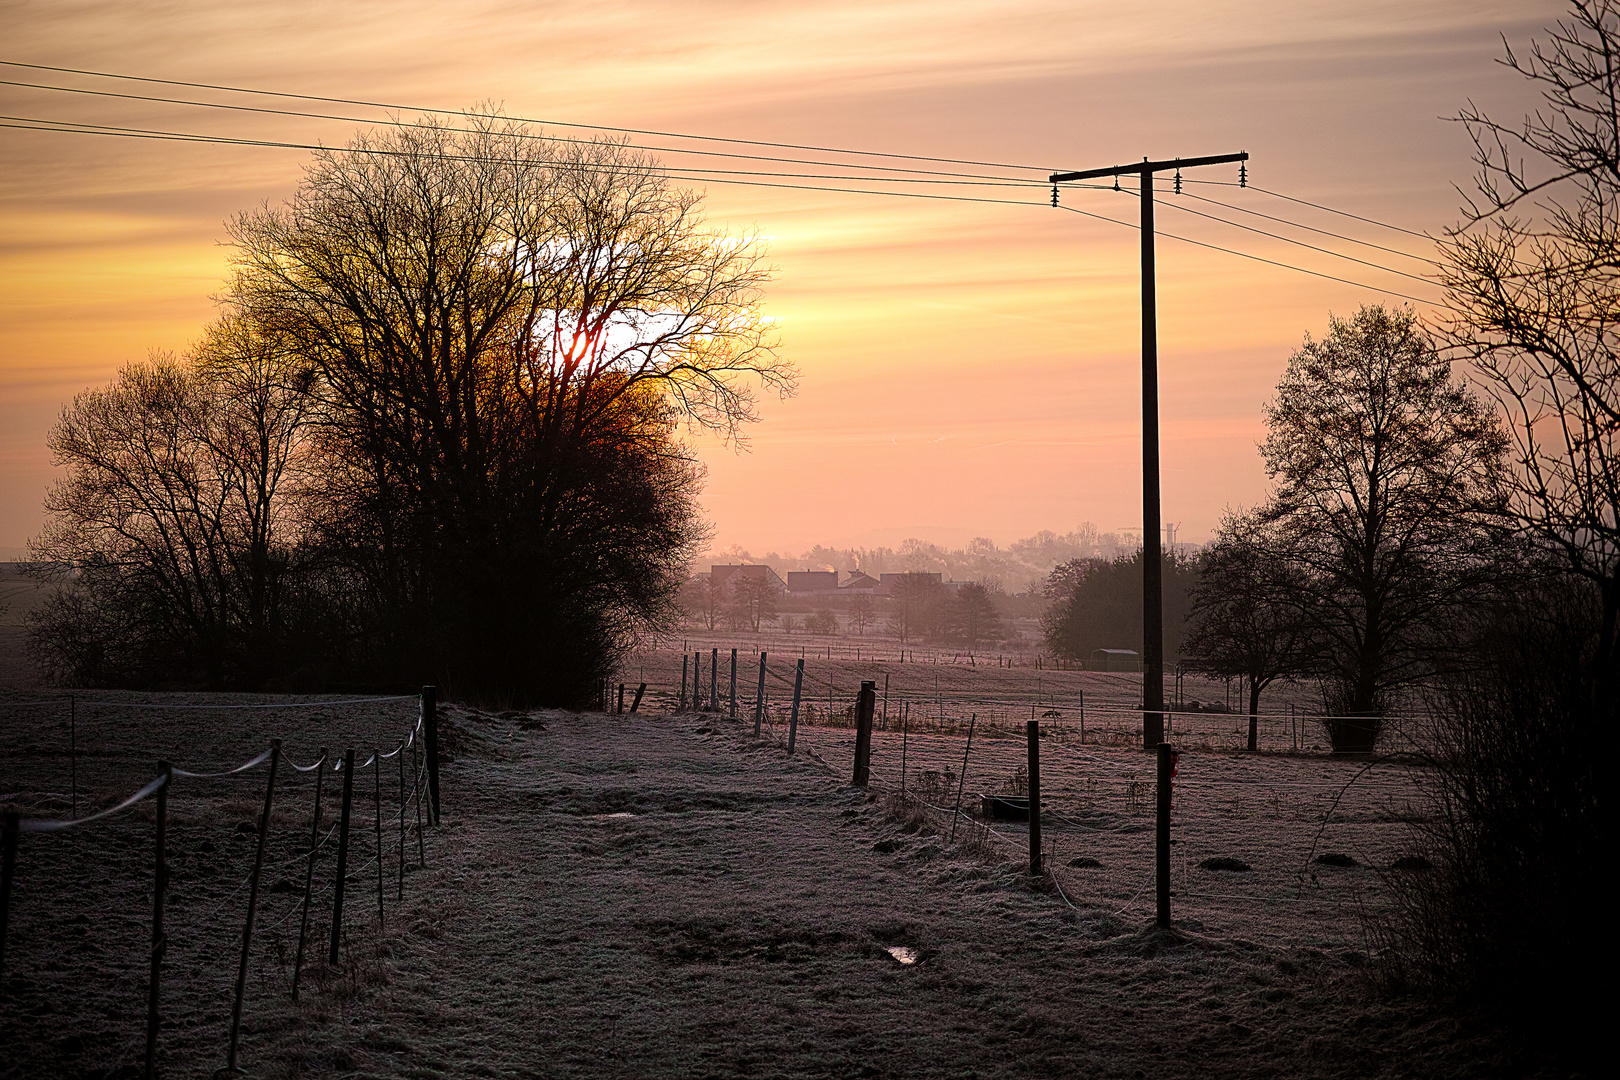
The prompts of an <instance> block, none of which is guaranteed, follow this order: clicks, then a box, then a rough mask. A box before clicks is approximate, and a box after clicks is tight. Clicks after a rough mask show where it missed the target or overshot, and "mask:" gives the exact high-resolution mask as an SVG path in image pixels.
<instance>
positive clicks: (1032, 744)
mask: <svg viewBox="0 0 1620 1080" xmlns="http://www.w3.org/2000/svg"><path fill="white" fill-rule="evenodd" d="M1024 735H1025V737H1026V738H1027V739H1028V740H1029V872H1030V873H1031V874H1039V873H1040V872H1041V722H1040V721H1039V720H1028V721H1025V724H1024Z"/></svg>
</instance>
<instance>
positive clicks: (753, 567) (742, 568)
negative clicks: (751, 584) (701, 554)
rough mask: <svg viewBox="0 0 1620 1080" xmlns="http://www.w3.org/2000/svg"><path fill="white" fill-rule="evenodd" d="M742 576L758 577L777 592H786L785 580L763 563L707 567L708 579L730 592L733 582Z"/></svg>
mask: <svg viewBox="0 0 1620 1080" xmlns="http://www.w3.org/2000/svg"><path fill="white" fill-rule="evenodd" d="M743 578H759V579H762V580H764V581H766V582H768V583H769V584H770V586H771V588H773V589H775V590H776V591H777V593H778V594H781V593H785V592H787V582H785V581H783V580H782V579H781V578H779V577H777V576H776V571H775V570H772V569H771V568H770V567H768V566H766V565H765V564H764V563H743V564H738V563H724V564H720V565H716V566H711V567H709V580H710V581H712V582H714V583H715V584H716V585H719V586H721V587H722V588H724V589H725V590H726V592H728V593H729V592H730V591H731V590H732V589H733V588H734V587H735V582H736V581H740V580H741V579H743Z"/></svg>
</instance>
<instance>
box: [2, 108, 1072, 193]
mask: <svg viewBox="0 0 1620 1080" xmlns="http://www.w3.org/2000/svg"><path fill="white" fill-rule="evenodd" d="M11 121H21V122H20V123H18V122H11ZM45 125H54V126H45ZM0 127H3V128H15V129H17V130H21V131H53V132H60V133H63V134H67V135H105V136H108V137H115V138H125V139H151V140H157V141H161V142H193V143H203V144H212V145H220V146H262V147H271V148H277V149H286V150H317V151H324V152H327V153H338V154H370V155H373V156H376V157H412V156H414V155H412V154H411V153H410V152H409V151H403V150H384V149H380V148H377V147H364V146H359V147H356V146H347V147H345V146H322V145H320V144H319V143H296V142H284V141H280V140H275V139H245V138H238V137H235V136H228V135H192V134H187V133H184V132H171V131H157V130H153V129H149V128H120V127H116V126H114V125H111V124H83V123H80V124H71V123H69V122H67V121H56V120H39V119H36V118H33V117H0ZM436 156H438V157H441V158H443V159H444V160H447V161H474V162H485V163H494V164H501V163H510V164H515V163H516V159H503V158H490V157H480V156H477V155H470V154H439V155H436ZM579 167H582V168H595V169H602V168H606V166H593V165H590V164H588V163H586V164H581V165H579ZM647 168H648V170H649V171H652V172H657V173H659V174H660V175H662V176H664V177H666V178H668V179H671V180H688V181H691V182H693V183H715V184H734V185H740V186H743V187H768V188H786V189H790V190H795V191H832V192H842V193H844V194H849V195H886V196H889V197H891V198H900V199H935V200H942V201H945V202H973V203H997V204H1000V205H1003V206H1046V205H1047V204H1046V203H1044V202H1029V201H1026V200H1023V199H986V198H982V197H975V196H969V195H935V194H931V193H929V192H923V191H874V190H871V189H869V188H845V187H827V186H824V185H817V184H778V183H769V182H766V181H761V180H738V179H732V178H731V177H729V176H688V175H685V174H684V173H682V172H677V171H674V170H671V169H667V168H664V167H662V166H647ZM686 171H687V172H698V171H701V170H686ZM745 175H753V176H778V175H781V174H778V173H768V172H760V173H750V174H745ZM828 179H834V180H844V181H846V182H849V181H854V180H860V179H862V178H860V177H828ZM1043 186H1044V185H1043Z"/></svg>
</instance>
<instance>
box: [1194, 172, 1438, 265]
mask: <svg viewBox="0 0 1620 1080" xmlns="http://www.w3.org/2000/svg"><path fill="white" fill-rule="evenodd" d="M1182 182H1183V183H1186V181H1185V180H1183V181H1182ZM1183 195H1184V196H1185V197H1186V198H1189V199H1197V200H1198V201H1199V202H1207V203H1210V204H1211V205H1213V206H1221V207H1225V208H1226V209H1228V210H1236V211H1237V212H1238V213H1240V214H1249V215H1251V216H1252V217H1257V218H1265V219H1266V220H1267V221H1275V222H1277V223H1278V224H1279V225H1292V226H1293V227H1294V228H1296V229H1304V230H1305V231H1306V232H1313V233H1317V234H1319V235H1321V236H1331V237H1333V239H1335V240H1343V241H1345V242H1347V243H1351V244H1360V245H1361V246H1362V247H1369V248H1372V249H1373V250H1375V251H1386V252H1388V253H1389V254H1391V255H1400V256H1403V257H1405V258H1408V259H1416V260H1417V261H1418V262H1423V263H1428V264H1430V265H1431V266H1432V265H1433V264H1434V260H1433V259H1431V258H1429V257H1428V256H1427V255H1413V254H1412V253H1411V252H1410V251H1402V250H1400V249H1399V248H1392V247H1385V246H1384V245H1382V244H1374V243H1372V242H1371V241H1370V240H1357V239H1356V238H1355V237H1353V236H1345V235H1343V234H1342V233H1336V232H1329V231H1328V230H1327V229H1318V228H1316V227H1315V226H1314V225H1304V224H1301V223H1300V222H1298V221H1290V220H1289V219H1288V218H1280V217H1274V216H1272V215H1271V214H1262V213H1261V212H1260V211H1258V210H1250V209H1249V208H1248V207H1246V206H1234V205H1233V204H1232V203H1224V202H1221V201H1220V200H1219V199H1206V198H1204V196H1202V195H1194V194H1193V193H1192V192H1190V191H1188V192H1183Z"/></svg>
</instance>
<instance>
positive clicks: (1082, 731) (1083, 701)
mask: <svg viewBox="0 0 1620 1080" xmlns="http://www.w3.org/2000/svg"><path fill="white" fill-rule="evenodd" d="M1080 745H1081V746H1084V745H1086V692H1085V691H1084V690H1082V691H1080Z"/></svg>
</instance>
